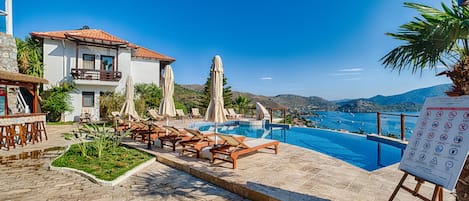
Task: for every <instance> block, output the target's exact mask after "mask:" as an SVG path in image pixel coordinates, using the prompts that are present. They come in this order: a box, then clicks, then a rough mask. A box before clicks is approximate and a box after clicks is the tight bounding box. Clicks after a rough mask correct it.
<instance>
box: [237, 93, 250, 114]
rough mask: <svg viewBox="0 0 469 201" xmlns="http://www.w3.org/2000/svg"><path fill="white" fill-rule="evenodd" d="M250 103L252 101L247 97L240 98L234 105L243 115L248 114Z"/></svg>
mask: <svg viewBox="0 0 469 201" xmlns="http://www.w3.org/2000/svg"><path fill="white" fill-rule="evenodd" d="M249 102H250V100H249V99H248V97H246V96H241V95H240V96H238V97H236V99H235V101H234V105H235V106H236V109H237V110H238V112H239V113H241V114H246V111H247V110H248V109H249Z"/></svg>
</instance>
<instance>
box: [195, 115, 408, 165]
mask: <svg viewBox="0 0 469 201" xmlns="http://www.w3.org/2000/svg"><path fill="white" fill-rule="evenodd" d="M196 127H199V129H200V130H202V131H203V130H208V129H210V128H211V127H212V126H210V125H206V124H205V125H200V126H196ZM212 128H213V127H212ZM218 132H220V133H225V134H239V135H244V136H247V137H252V138H261V137H262V136H265V138H268V139H275V140H279V141H281V142H285V143H288V144H292V145H297V146H300V147H304V148H307V149H311V150H315V151H318V152H321V153H324V154H326V155H329V156H332V157H334V158H337V159H340V160H343V161H345V162H348V163H350V164H352V165H354V166H357V167H360V168H363V169H365V170H368V171H373V170H376V169H379V168H382V167H385V166H388V165H392V164H395V163H397V162H399V161H400V160H401V149H398V148H395V147H393V146H389V145H386V144H383V143H378V142H375V141H371V140H367V139H366V136H364V135H363V136H362V135H354V134H344V133H340V132H336V131H329V130H321V129H314V128H299V127H292V128H290V129H278V128H275V127H274V128H272V129H270V128H267V129H266V128H260V127H257V128H254V127H249V126H245V125H236V126H234V125H231V126H220V127H219V129H218ZM378 144H379V145H378ZM378 146H379V150H380V158H378Z"/></svg>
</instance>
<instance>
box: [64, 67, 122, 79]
mask: <svg viewBox="0 0 469 201" xmlns="http://www.w3.org/2000/svg"><path fill="white" fill-rule="evenodd" d="M71 74H72V77H73V78H74V79H77V80H101V81H119V80H120V79H121V78H122V72H120V71H102V70H93V69H83V68H73V69H72V72H71Z"/></svg>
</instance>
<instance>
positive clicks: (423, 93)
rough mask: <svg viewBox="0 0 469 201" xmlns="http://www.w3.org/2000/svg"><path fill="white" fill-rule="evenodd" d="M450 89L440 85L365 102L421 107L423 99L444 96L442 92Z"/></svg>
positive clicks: (372, 98)
mask: <svg viewBox="0 0 469 201" xmlns="http://www.w3.org/2000/svg"><path fill="white" fill-rule="evenodd" d="M450 87H451V84H441V85H436V86H433V87H427V88H421V89H416V90H412V91H409V92H406V93H403V94H398V95H393V96H382V95H378V96H374V97H371V98H369V99H367V100H368V101H371V102H374V103H376V104H379V105H393V104H398V103H416V104H420V105H421V104H423V103H424V102H425V98H428V97H435V96H446V94H445V93H444V92H445V91H448V89H449V88H450Z"/></svg>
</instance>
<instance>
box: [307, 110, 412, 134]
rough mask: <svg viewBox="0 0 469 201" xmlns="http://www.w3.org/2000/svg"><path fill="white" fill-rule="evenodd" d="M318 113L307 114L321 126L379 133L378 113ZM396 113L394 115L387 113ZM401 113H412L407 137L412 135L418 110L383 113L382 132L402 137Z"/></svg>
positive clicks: (407, 118) (406, 129)
mask: <svg viewBox="0 0 469 201" xmlns="http://www.w3.org/2000/svg"><path fill="white" fill-rule="evenodd" d="M316 114H317V115H314V116H307V117H305V118H306V119H309V120H311V121H312V122H313V124H314V125H316V126H317V127H319V128H327V129H333V130H342V131H348V132H353V133H362V134H372V133H375V134H376V133H377V113H349V112H339V111H324V112H316ZM386 114H394V115H386ZM400 114H404V115H411V116H405V133H406V137H407V138H408V137H410V135H412V132H413V130H414V126H415V122H416V121H417V117H414V116H418V115H419V113H418V112H406V113H399V112H393V113H391V112H389V113H381V115H380V116H381V134H383V135H393V136H395V137H400V133H401V122H400V116H399V115H400Z"/></svg>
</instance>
